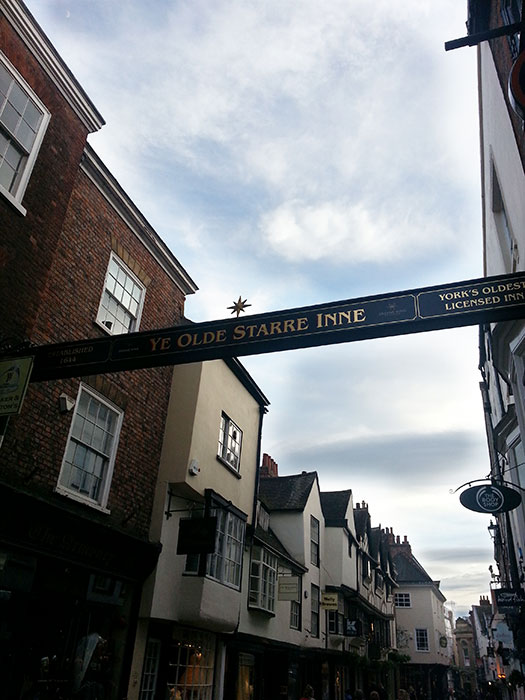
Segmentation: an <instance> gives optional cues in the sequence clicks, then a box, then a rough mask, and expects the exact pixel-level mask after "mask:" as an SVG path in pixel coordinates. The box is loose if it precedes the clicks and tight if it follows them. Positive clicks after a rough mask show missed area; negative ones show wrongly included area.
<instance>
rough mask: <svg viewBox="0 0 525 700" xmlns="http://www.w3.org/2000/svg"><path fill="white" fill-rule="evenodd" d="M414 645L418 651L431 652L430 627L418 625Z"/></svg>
mask: <svg viewBox="0 0 525 700" xmlns="http://www.w3.org/2000/svg"><path fill="white" fill-rule="evenodd" d="M414 645H415V648H416V651H421V652H429V651H430V640H429V637H428V629H427V628H426V627H416V628H415V630H414Z"/></svg>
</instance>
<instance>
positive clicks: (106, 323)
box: [96, 251, 146, 335]
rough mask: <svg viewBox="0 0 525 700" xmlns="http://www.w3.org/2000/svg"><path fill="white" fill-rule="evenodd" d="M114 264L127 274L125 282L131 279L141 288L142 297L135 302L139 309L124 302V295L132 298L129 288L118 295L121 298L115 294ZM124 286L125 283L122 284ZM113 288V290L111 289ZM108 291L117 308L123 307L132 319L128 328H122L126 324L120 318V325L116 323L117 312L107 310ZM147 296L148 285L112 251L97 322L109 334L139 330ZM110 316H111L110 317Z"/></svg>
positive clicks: (132, 282) (127, 316) (127, 315)
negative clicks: (112, 269) (105, 302)
mask: <svg viewBox="0 0 525 700" xmlns="http://www.w3.org/2000/svg"><path fill="white" fill-rule="evenodd" d="M112 265H116V266H117V268H118V269H119V272H122V273H123V274H124V275H125V276H126V281H125V284H126V285H127V283H128V280H129V281H130V283H131V284H133V285H135V286H136V287H138V288H139V289H140V292H141V293H140V299H139V301H138V302H137V301H136V300H134V301H135V303H136V304H137V309H136V311H132V310H131V308H132V307H131V305H130V304H128V303H124V302H123V299H124V295H126V296H127V297H129V298H130V300H131V295H130V294H129V290H126V289H123V292H124V293H123V294H122V295H121V294H119V295H118V296H121V298H120V299H119V298H118V296H116V295H115V285H114V284H113V281H112V277H111V268H112ZM121 286H123V287H124V285H121ZM110 290H111V291H110ZM106 293H107V295H108V296H109V297H111V301H112V302H113V304H114V305H115V306H116V308H117V310H120V309H123V310H124V314H125V318H126V319H127V318H129V319H131V321H130V324H129V327H128V329H127V330H122V328H121V326H124V327H125V324H124V323H123V322H122V320H120V319H118V318H117V319H116V320H117V321H118V322H119V325H118V326H117V325H116V324H115V321H114V320H110V319H111V318H112V319H115V314H113V313H109V312H108V311H107V310H106V307H105V306H104V299H105V296H106ZM145 296H146V287H145V285H144V284H143V283H142V282H141V281H140V280H139V278H138V277H137V275H135V274H134V273H133V271H132V270H131V269H130V268H129V267H128V266H127V265H126V263H125V262H124V261H123V260H121V259H120V258H119V256H118V255H117V254H116V253H115V252H114V251H112V252H111V255H110V257H109V262H108V266H107V269H106V276H105V278H104V288H103V289H102V294H101V295H100V302H99V305H98V310H97V318H96V322H97V324H98V325H99V326H100V327H101V328H102V329H103V330H104V331H106V333H109V335H119V334H123V333H133V332H134V331H138V330H139V326H140V319H141V318H142V309H143V307H144V297H145ZM108 316H109V317H110V318H108Z"/></svg>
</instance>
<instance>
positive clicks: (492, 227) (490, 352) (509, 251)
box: [467, 0, 525, 663]
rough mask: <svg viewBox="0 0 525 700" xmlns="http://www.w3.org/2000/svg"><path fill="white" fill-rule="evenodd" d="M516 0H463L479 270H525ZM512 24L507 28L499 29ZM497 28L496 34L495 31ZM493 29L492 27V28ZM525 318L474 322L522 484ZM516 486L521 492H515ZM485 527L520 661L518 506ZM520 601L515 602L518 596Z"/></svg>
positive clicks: (494, 427)
mask: <svg viewBox="0 0 525 700" xmlns="http://www.w3.org/2000/svg"><path fill="white" fill-rule="evenodd" d="M522 17H523V3H522V2H520V1H519V0H513V1H510V0H508V1H507V0H505V1H496V0H494V1H492V2H480V1H479V0H478V1H475V0H471V1H470V2H469V3H468V24H467V26H468V31H469V34H470V35H473V36H475V37H476V41H475V42H474V43H476V44H477V56H478V76H479V83H478V91H479V106H480V107H479V114H480V144H481V183H482V215H483V251H484V274H485V275H494V274H503V273H508V274H510V273H513V272H516V271H523V270H524V261H525V228H524V222H525V132H524V122H523V116H524V110H523V104H521V107H520V105H519V104H518V103H517V100H516V98H520V96H521V102H522V103H523V102H524V101H525V99H524V97H523V91H524V88H525V77H524V76H525V72H524V71H523V68H522V66H523V61H524V60H525V55H524V48H525V47H524V43H523V42H524V40H525V39H524V36H523V31H521V33H520V31H519V29H520V28H519V25H517V24H516V23H519V22H520V20H521V19H522ZM511 25H514V26H513V28H512V29H505V27H510V26H511ZM494 31H496V34H494ZM491 32H492V34H491ZM524 348H525V325H524V321H523V320H522V319H519V320H516V321H513V322H506V323H494V324H490V325H485V326H483V327H482V329H481V338H480V352H481V355H480V367H481V371H482V383H481V389H482V395H483V404H484V408H485V415H486V426H487V440H488V447H489V454H490V459H491V478H492V479H493V481H495V482H497V483H500V484H504V485H506V486H510V487H511V488H514V489H515V490H518V491H521V490H522V489H524V488H525V450H524V440H523V436H524V435H525V389H524V386H525V385H524V383H523V374H524V367H525V365H524ZM521 492H522V493H523V491H521ZM490 532H491V534H492V536H493V541H494V556H495V559H496V562H497V566H498V572H497V574H495V581H497V584H498V586H497V587H498V589H501V590H502V591H508V592H510V593H512V594H513V595H514V596H515V597H516V600H517V601H518V602H517V603H516V605H515V606H514V608H513V610H508V611H507V612H506V616H507V619H508V623H509V625H510V627H511V628H512V629H513V631H514V644H515V654H516V660H517V661H518V660H519V661H520V662H521V663H523V661H525V633H524V630H525V617H524V615H525V606H524V604H523V603H524V602H525V570H524V566H523V552H524V551H525V550H524V548H525V505H524V503H523V501H522V503H521V504H520V505H519V506H518V507H517V508H515V509H513V510H511V511H508V512H502V513H499V514H498V515H497V516H496V518H495V521H494V522H493V523H492V526H491V528H490ZM520 600H521V603H520V602H519V601H520Z"/></svg>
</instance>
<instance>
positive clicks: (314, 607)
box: [310, 583, 321, 639]
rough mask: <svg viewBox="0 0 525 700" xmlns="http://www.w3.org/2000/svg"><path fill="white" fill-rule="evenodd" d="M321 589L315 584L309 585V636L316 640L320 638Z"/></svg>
mask: <svg viewBox="0 0 525 700" xmlns="http://www.w3.org/2000/svg"><path fill="white" fill-rule="evenodd" d="M320 591H321V589H320V588H319V586H316V585H315V583H311V584H310V634H311V636H312V637H315V638H316V639H318V638H319V637H320V636H321V614H320V608H321V593H320Z"/></svg>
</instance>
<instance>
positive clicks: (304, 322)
mask: <svg viewBox="0 0 525 700" xmlns="http://www.w3.org/2000/svg"><path fill="white" fill-rule="evenodd" d="M307 328H308V319H307V318H304V317H303V318H298V319H297V330H298V331H305V330H307Z"/></svg>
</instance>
